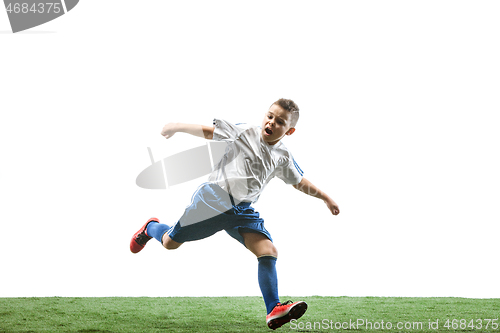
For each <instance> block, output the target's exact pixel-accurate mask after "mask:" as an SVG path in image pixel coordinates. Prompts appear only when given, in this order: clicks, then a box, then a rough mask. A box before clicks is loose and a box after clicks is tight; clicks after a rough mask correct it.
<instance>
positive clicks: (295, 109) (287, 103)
mask: <svg viewBox="0 0 500 333" xmlns="http://www.w3.org/2000/svg"><path fill="white" fill-rule="evenodd" d="M274 104H276V105H278V106H280V107H282V108H283V110H285V111H288V112H291V113H292V121H291V125H290V127H295V125H296V124H297V121H299V106H298V105H297V104H295V102H294V101H292V100H291V99H285V98H280V99H278V100H277V101H276V102H274V103H273V104H271V106H272V105H274Z"/></svg>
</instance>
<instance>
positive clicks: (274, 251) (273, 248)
mask: <svg viewBox="0 0 500 333" xmlns="http://www.w3.org/2000/svg"><path fill="white" fill-rule="evenodd" d="M267 252H268V253H266V254H264V255H265V256H271V257H276V258H278V249H277V248H276V246H274V244H273V243H271V246H269V248H268V249H267ZM259 257H260V256H259Z"/></svg>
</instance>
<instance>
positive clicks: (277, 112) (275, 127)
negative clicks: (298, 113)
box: [261, 104, 295, 145]
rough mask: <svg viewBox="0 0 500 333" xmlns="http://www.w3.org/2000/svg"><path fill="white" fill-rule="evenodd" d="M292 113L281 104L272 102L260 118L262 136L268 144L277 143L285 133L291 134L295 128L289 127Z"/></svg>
mask: <svg viewBox="0 0 500 333" xmlns="http://www.w3.org/2000/svg"><path fill="white" fill-rule="evenodd" d="M291 121H292V113H291V112H287V111H285V110H284V109H283V108H282V107H281V106H279V105H276V104H273V105H271V107H270V108H269V111H267V112H266V115H265V116H264V120H262V132H261V135H262V138H263V139H264V141H265V142H267V143H268V144H270V145H275V144H277V143H278V142H279V141H280V140H281V139H282V138H283V137H284V136H285V135H291V134H292V133H293V132H295V128H293V127H291Z"/></svg>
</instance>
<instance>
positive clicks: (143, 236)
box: [130, 217, 160, 253]
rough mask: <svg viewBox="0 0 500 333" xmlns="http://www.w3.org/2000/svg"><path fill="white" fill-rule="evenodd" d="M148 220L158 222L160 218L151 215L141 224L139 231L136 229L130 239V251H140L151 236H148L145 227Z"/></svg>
mask: <svg viewBox="0 0 500 333" xmlns="http://www.w3.org/2000/svg"><path fill="white" fill-rule="evenodd" d="M150 222H157V223H160V220H158V219H157V218H156V217H152V218H150V219H149V220H148V222H146V224H144V225H143V226H142V228H141V229H139V231H137V232H136V233H135V234H134V236H133V237H132V240H131V241H130V251H132V253H138V252H140V251H141V250H142V249H143V248H144V246H146V243H147V242H148V241H149V240H150V239H151V238H153V237H149V236H148V234H147V233H146V228H147V226H148V224H149V223H150Z"/></svg>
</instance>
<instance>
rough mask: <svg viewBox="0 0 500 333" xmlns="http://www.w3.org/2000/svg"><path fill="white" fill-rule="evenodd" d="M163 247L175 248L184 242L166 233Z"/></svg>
mask: <svg viewBox="0 0 500 333" xmlns="http://www.w3.org/2000/svg"><path fill="white" fill-rule="evenodd" d="M162 244H163V247H164V248H166V249H167V250H175V249H177V248H179V246H181V245H182V243H179V242H176V241H174V240H173V239H172V238H170V236H169V235H167V234H165V235H164V236H163V239H162Z"/></svg>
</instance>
